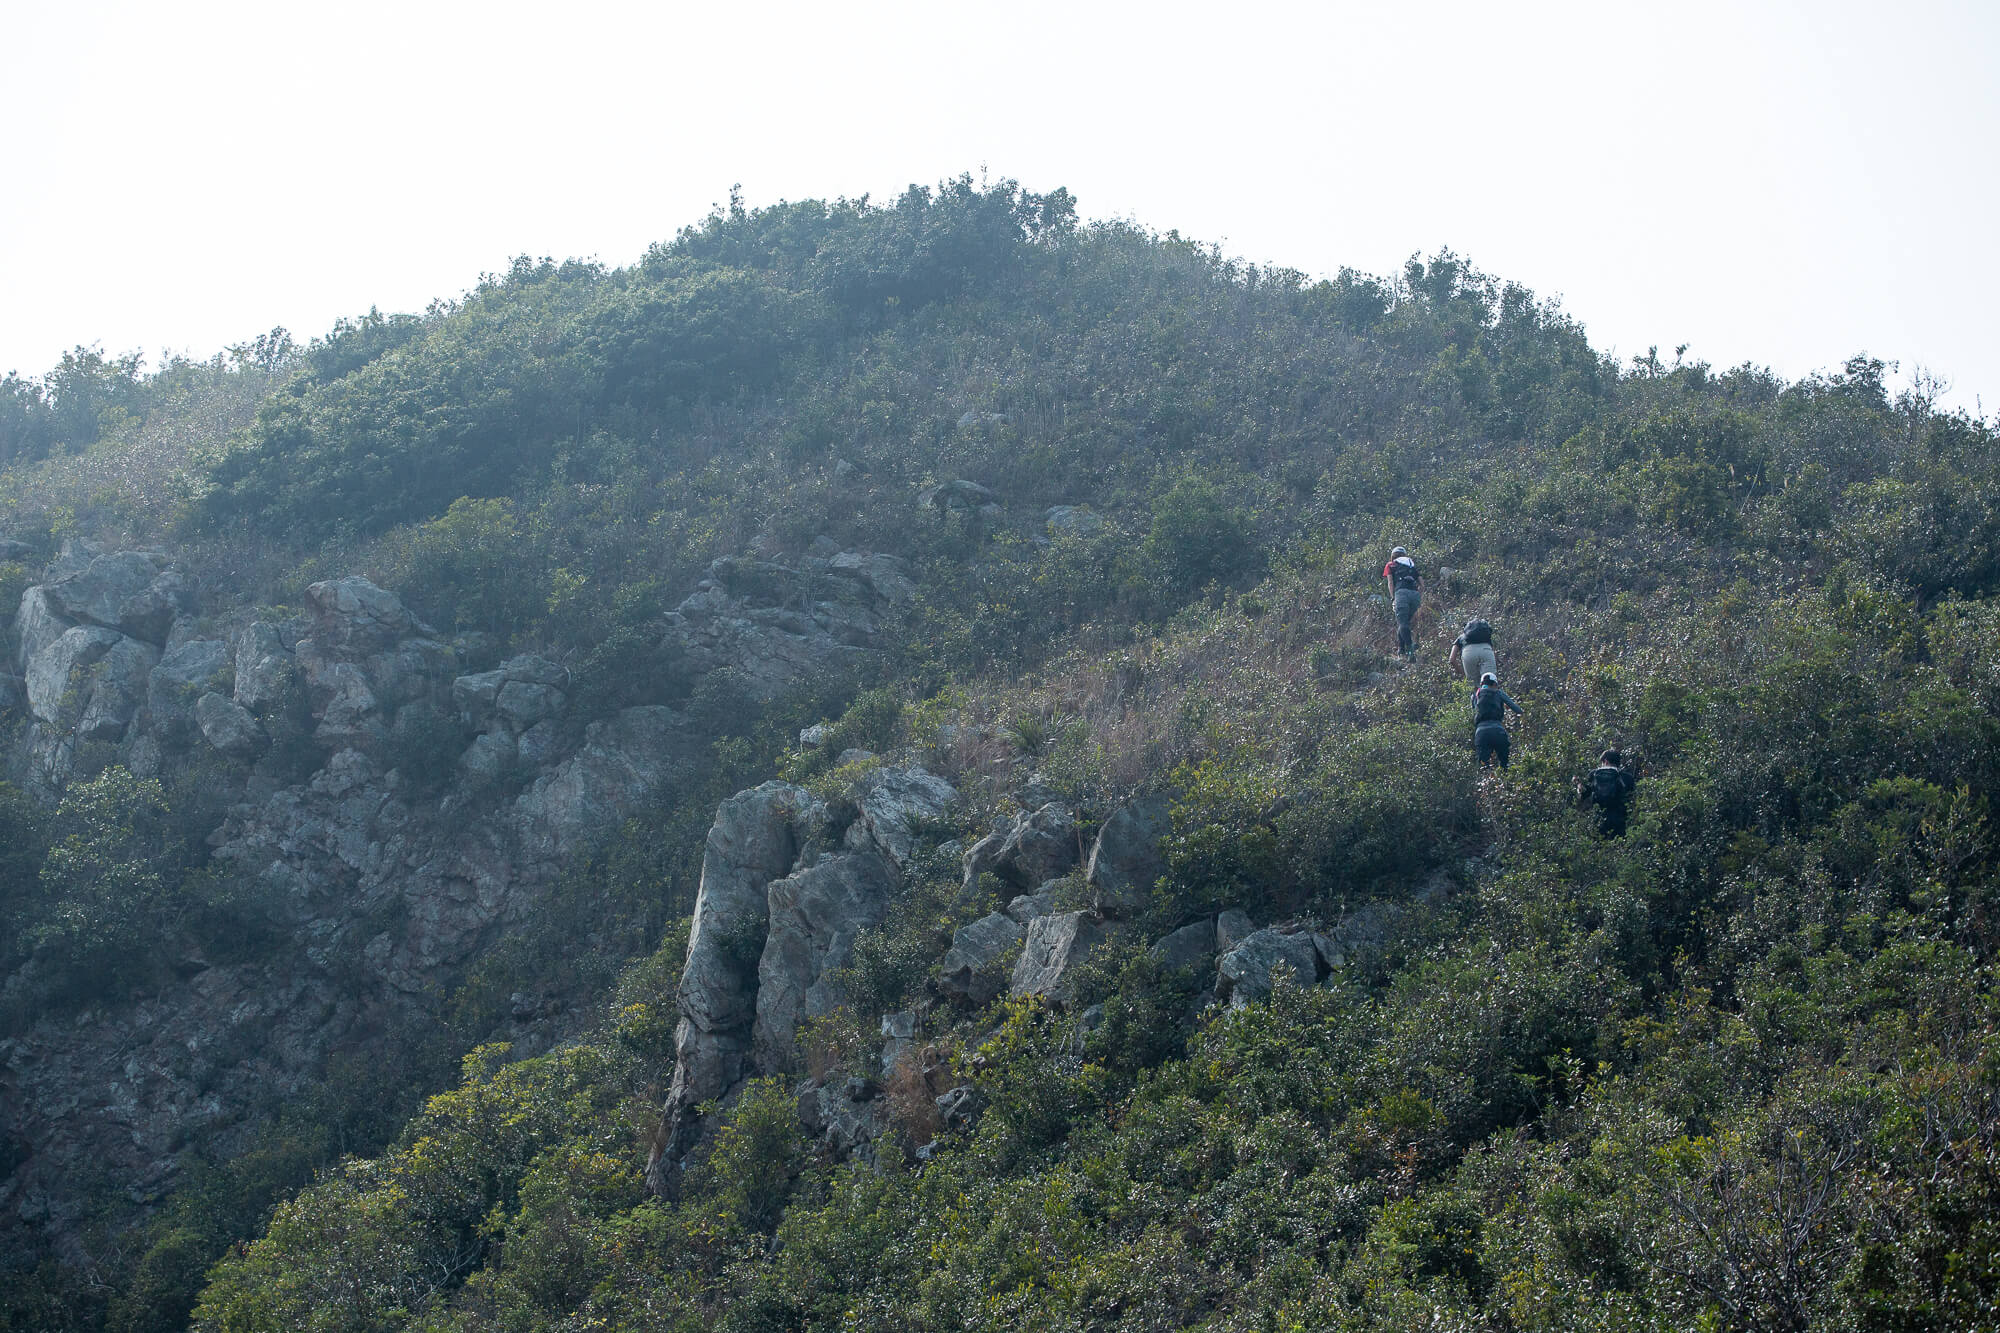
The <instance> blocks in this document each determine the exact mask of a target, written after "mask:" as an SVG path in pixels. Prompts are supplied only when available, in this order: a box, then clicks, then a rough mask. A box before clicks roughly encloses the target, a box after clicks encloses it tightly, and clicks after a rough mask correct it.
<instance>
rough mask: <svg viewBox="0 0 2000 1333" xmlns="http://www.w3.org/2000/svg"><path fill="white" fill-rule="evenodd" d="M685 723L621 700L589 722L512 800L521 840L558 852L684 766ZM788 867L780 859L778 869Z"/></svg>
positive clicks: (539, 851)
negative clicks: (571, 749)
mask: <svg viewBox="0 0 2000 1333" xmlns="http://www.w3.org/2000/svg"><path fill="white" fill-rule="evenodd" d="M686 743H687V742H686V734H685V729H684V728H683V727H682V725H681V717H680V714H678V713H676V712H675V711H674V710H673V709H671V708H666V707H663V706H660V705H649V706H646V707H643V708H627V709H624V710H623V711H621V712H619V713H617V714H615V715H613V716H612V717H610V718H607V719H605V720H604V721H602V722H593V723H591V724H590V726H589V727H588V728H587V729H586V730H585V731H584V733H583V744H582V745H581V747H579V748H578V750H577V752H576V753H575V754H574V755H572V756H570V757H569V758H568V759H567V760H565V761H563V763H561V764H560V765H558V766H557V767H556V768H554V769H553V770H551V771H549V772H548V773H545V774H543V775H542V776H541V777H539V778H536V779H535V783H534V785H533V786H532V787H530V788H529V789H528V790H527V791H525V792H523V793H522V794H521V795H520V796H519V797H518V798H517V799H516V800H515V803H514V814H513V822H514V825H515V828H516V829H517V831H518V833H519V836H520V838H521V842H522V846H523V848H524V849H525V850H526V851H527V852H529V853H530V854H531V855H533V856H536V857H539V858H542V859H545V860H551V861H554V860H561V859H562V858H564V857H566V856H569V855H570V854H571V853H572V852H574V851H576V850H578V849H579V848H581V847H582V846H584V844H585V843H586V842H588V841H589V840H590V839H592V838H594V837H597V836H599V835H600V834H601V833H602V832H603V831H604V830H606V829H609V828H615V827H617V824H618V821H620V820H622V819H623V818H625V814H626V812H627V811H628V810H630V809H631V808H632V807H633V806H635V805H637V804H638V803H639V802H640V801H643V800H645V799H646V798H648V797H649V796H652V795H653V794H654V793H656V792H658V791H659V790H660V789H661V788H663V787H665V786H666V785H668V784H669V783H672V782H673V781H675V780H676V779H678V778H679V776H680V775H681V773H682V772H683V771H684V770H685V767H686V760H685V756H684V749H685V745H686ZM786 868H788V867H780V868H779V870H778V871H777V873H778V874H783V873H784V870H785V869H786Z"/></svg>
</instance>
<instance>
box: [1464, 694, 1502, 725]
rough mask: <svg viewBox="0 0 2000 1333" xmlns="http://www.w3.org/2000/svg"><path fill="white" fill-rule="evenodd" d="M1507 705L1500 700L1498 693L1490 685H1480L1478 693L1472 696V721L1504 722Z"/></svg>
mask: <svg viewBox="0 0 2000 1333" xmlns="http://www.w3.org/2000/svg"><path fill="white" fill-rule="evenodd" d="M1506 708H1507V705H1506V704H1504V703H1502V702H1501V700H1500V691H1498V690H1496V689H1494V688H1493V687H1492V686H1491V685H1481V686H1480V687H1479V692H1478V693H1477V694H1475V695H1473V696H1472V720H1473V721H1474V722H1475V723H1485V722H1505V721H1506V720H1507V719H1506V717H1505V710H1506Z"/></svg>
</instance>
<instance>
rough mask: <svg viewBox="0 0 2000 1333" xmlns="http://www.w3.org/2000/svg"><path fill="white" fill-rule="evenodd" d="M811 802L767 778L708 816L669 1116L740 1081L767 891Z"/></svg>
mask: <svg viewBox="0 0 2000 1333" xmlns="http://www.w3.org/2000/svg"><path fill="white" fill-rule="evenodd" d="M815 805H816V803H815V802H814V801H813V799H812V797H811V796H809V795H807V794H806V792H805V789H804V788H801V787H794V786H792V785H791V784H790V783H785V782H767V783H765V784H764V785H763V786H761V787H757V788H755V789H753V790H751V791H747V792H739V793H738V794H737V795H735V796H732V797H730V798H729V799H728V800H726V801H724V802H723V803H722V806H721V808H720V809H718V810H717V811H716V812H715V824H714V827H712V828H710V829H709V831H708V846H707V848H706V850H705V851H704V852H703V854H702V862H701V888H700V889H699V890H698V891H697V893H696V895H695V904H694V920H693V924H692V926H691V927H690V930H689V934H688V954H687V963H686V964H685V966H683V967H682V969H681V984H680V1011H681V1021H680V1027H679V1029H678V1030H677V1031H676V1032H675V1034H674V1058H675V1065H674V1082H673V1087H672V1089H671V1090H670V1091H669V1093H668V1095H667V1106H668V1109H669V1111H670V1113H685V1112H686V1111H687V1110H688V1109H689V1108H692V1107H693V1106H695V1105H696V1104H698V1103H700V1102H705V1101H708V1100H710V1099H711V1098H714V1097H718V1096H720V1095H721V1094H722V1092H723V1090H724V1089H726V1088H727V1087H728V1086H729V1085H730V1084H732V1083H735V1082H737V1081H738V1080H740V1079H741V1078H742V1077H743V1065H744V1060H745V1058H746V1057H747V1055H748V1054H749V1050H750V1039H751V1029H752V1027H753V1026H754V1024H755V1021H756V1017H757V982H758V970H759V969H758V963H759V960H760V958H761V955H762V953H763V949H764V935H765V932H766V928H767V926H768V923H769V921H770V903H769V897H768V891H769V888H770V884H771V881H773V880H775V879H778V878H780V877H781V876H783V875H784V874H785V873H786V872H787V871H789V870H790V869H791V867H792V865H793V863H794V862H795V861H796V860H797V859H798V854H799V845H800V841H801V837H802V832H803V828H804V825H805V824H806V822H807V821H808V820H809V819H810V818H811V817H812V816H813V815H814V814H815V813H816V812H815V810H814V807H815Z"/></svg>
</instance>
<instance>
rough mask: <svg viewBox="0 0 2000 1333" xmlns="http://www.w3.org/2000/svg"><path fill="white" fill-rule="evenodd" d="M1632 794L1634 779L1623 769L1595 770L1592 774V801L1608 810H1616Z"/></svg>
mask: <svg viewBox="0 0 2000 1333" xmlns="http://www.w3.org/2000/svg"><path fill="white" fill-rule="evenodd" d="M1631 792H1632V779H1631V778H1629V777H1627V776H1626V774H1625V770H1624V769H1622V768H1599V769H1593V770H1592V771H1591V774H1590V799H1591V800H1593V801H1595V802H1597V804H1599V805H1601V806H1603V807H1604V808H1605V809H1607V810H1615V809H1617V808H1618V807H1619V806H1621V805H1623V804H1625V798H1626V797H1627V796H1629V795H1630V794H1631Z"/></svg>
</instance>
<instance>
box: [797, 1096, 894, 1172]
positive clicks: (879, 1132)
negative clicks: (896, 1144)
mask: <svg viewBox="0 0 2000 1333" xmlns="http://www.w3.org/2000/svg"><path fill="white" fill-rule="evenodd" d="M798 1111H799V1123H800V1124H801V1125H803V1126H804V1127H805V1129H806V1132H807V1133H808V1134H810V1135H812V1136H813V1138H814V1139H816V1140H817V1141H818V1144H819V1147H820V1149H821V1150H822V1151H823V1152H826V1153H829V1154H831V1155H833V1156H834V1157H836V1158H842V1159H845V1158H849V1157H855V1158H859V1159H860V1160H862V1161H864V1162H874V1161H876V1160H877V1154H878V1153H879V1152H880V1150H881V1147H882V1146H883V1145H884V1144H885V1143H886V1142H887V1140H888V1139H889V1135H890V1124H889V1116H888V1107H887V1105H886V1103H885V1101H884V1099H883V1097H882V1088H881V1085H880V1084H878V1083H876V1082H874V1081H873V1080H872V1079H866V1078H843V1079H836V1080H831V1081H824V1082H823V1081H820V1080H817V1079H816V1080H814V1081H812V1082H810V1083H807V1084H806V1085H805V1087H804V1088H802V1089H800V1091H799V1096H798Z"/></svg>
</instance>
